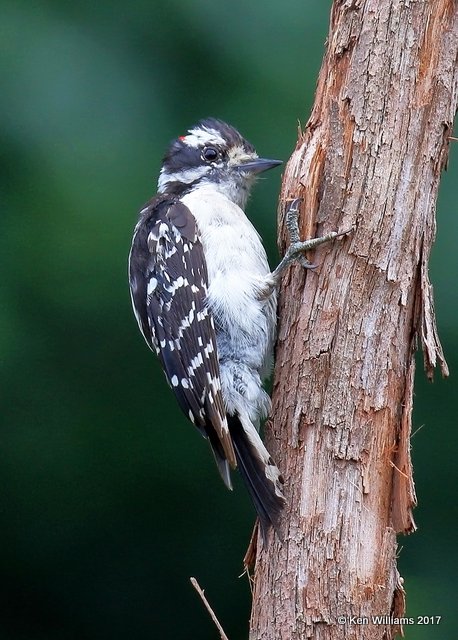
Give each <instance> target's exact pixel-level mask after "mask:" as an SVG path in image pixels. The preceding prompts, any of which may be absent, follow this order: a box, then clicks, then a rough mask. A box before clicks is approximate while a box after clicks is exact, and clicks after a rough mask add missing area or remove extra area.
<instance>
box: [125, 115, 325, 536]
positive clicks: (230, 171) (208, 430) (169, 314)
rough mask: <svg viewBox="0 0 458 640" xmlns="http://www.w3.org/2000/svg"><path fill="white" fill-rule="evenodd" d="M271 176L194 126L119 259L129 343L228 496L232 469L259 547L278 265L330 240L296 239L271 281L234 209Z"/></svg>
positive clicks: (271, 475)
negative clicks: (151, 367) (151, 363)
mask: <svg viewBox="0 0 458 640" xmlns="http://www.w3.org/2000/svg"><path fill="white" fill-rule="evenodd" d="M279 164H281V162H280V161H278V160H267V159H264V158H259V157H258V155H257V153H256V151H255V149H254V147H253V146H252V145H251V144H250V143H249V142H247V141H246V140H245V139H244V138H243V137H242V136H241V135H240V133H239V132H238V131H237V130H236V129H234V128H233V127H231V126H229V125H228V124H225V123H224V122H222V121H220V120H216V119H213V118H208V119H206V120H202V121H201V122H199V123H198V124H197V125H196V126H194V127H193V128H192V129H190V130H189V131H188V133H187V134H186V135H183V136H180V137H179V138H178V139H177V140H175V141H174V142H172V144H171V146H170V148H169V150H168V152H167V154H166V156H165V158H164V161H163V165H162V169H161V172H160V176H159V182H158V193H157V195H156V196H155V197H154V198H153V199H152V200H150V201H149V202H148V203H147V204H146V205H145V206H144V208H143V209H142V210H141V212H140V219H139V222H138V224H137V226H136V227H135V232H134V236H133V241H132V248H131V251H130V256H129V280H130V290H131V297H132V304H133V308H134V312H135V316H136V318H137V322H138V325H139V327H140V331H141V332H142V334H143V336H144V338H145V340H146V342H147V344H148V346H149V347H150V348H151V349H153V350H154V351H156V353H157V355H158V357H159V359H160V362H161V364H162V367H163V369H164V372H165V375H166V377H167V380H168V382H169V385H170V386H171V388H172V390H173V392H174V393H175V395H176V399H177V401H178V403H179V405H180V407H181V409H182V410H183V411H184V413H185V415H186V416H187V417H188V418H189V419H190V420H191V422H193V423H194V424H195V426H196V427H197V428H198V429H199V430H200V431H201V433H202V434H203V435H204V436H205V437H206V438H207V439H208V441H209V443H210V446H211V448H212V451H213V454H214V457H215V460H216V463H217V465H218V469H219V471H220V474H221V476H222V478H223V480H224V482H225V484H226V486H227V487H228V488H229V489H231V488H232V485H231V478H230V468H231V467H232V468H235V467H238V468H239V470H240V473H241V475H242V478H243V480H244V481H245V484H246V486H247V488H248V491H249V493H250V496H251V498H252V500H253V503H254V506H255V508H256V511H257V513H258V516H259V521H260V524H261V530H262V534H263V537H264V540H265V539H266V535H267V530H268V528H269V526H270V525H273V527H274V528H275V529H276V530H277V531H278V522H279V516H280V513H281V509H282V506H283V504H284V497H283V493H282V482H283V480H282V478H281V475H280V472H279V470H278V468H277V466H276V465H275V463H274V462H273V460H272V458H271V457H270V455H269V452H268V451H267V449H266V448H265V446H264V444H263V443H262V441H261V438H260V437H259V434H258V429H259V423H260V420H262V419H263V418H265V417H266V416H267V415H268V413H269V410H270V404H271V403H270V398H269V396H268V394H267V393H266V391H265V390H264V389H263V387H262V382H263V380H264V379H265V378H266V377H267V376H268V375H269V373H270V369H271V363H272V352H273V343H274V338H275V325H276V303H277V299H276V285H277V283H278V280H279V275H280V273H281V271H282V270H283V268H284V267H285V266H286V265H287V264H288V263H289V262H291V261H292V260H294V259H296V258H298V257H301V258H302V260H303V261H304V260H305V258H303V251H304V250H306V249H308V248H311V247H313V246H316V244H319V243H321V241H325V240H326V239H330V238H332V237H335V236H336V235H337V234H330V235H329V237H326V238H323V239H315V240H312V241H309V242H308V243H307V241H306V242H303V243H301V242H299V238H298V235H297V233H296V235H297V237H295V238H293V240H294V241H295V242H294V243H293V244H292V245H290V247H289V249H288V252H287V255H286V256H285V258H284V259H283V260H282V262H281V263H280V265H279V266H278V267H277V269H276V270H275V271H273V272H270V270H269V266H268V263H267V257H266V253H265V250H264V247H263V245H262V242H261V239H260V236H259V235H258V233H257V231H256V230H255V228H254V227H253V225H252V224H251V222H250V221H249V220H248V218H247V217H246V215H245V213H244V209H245V204H246V201H247V198H248V195H249V192H250V189H251V186H252V184H253V182H254V179H255V177H256V176H257V174H259V173H261V172H262V171H265V170H267V169H270V168H272V167H275V166H277V165H279ZM293 204H295V205H296V207H297V203H293ZM293 209H294V208H292V210H293ZM293 213H295V214H297V208H296V210H295V211H294V210H293ZM292 226H293V227H294V223H293V225H292ZM290 230H291V229H290ZM301 252H302V253H301ZM304 264H305V266H310V265H309V264H307V263H305V262H304Z"/></svg>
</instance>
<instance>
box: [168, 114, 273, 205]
mask: <svg viewBox="0 0 458 640" xmlns="http://www.w3.org/2000/svg"><path fill="white" fill-rule="evenodd" d="M279 164H281V160H268V159H266V158H260V157H259V156H258V154H257V153H256V151H255V149H254V147H253V145H252V144H250V143H249V142H248V141H247V140H245V139H244V138H243V137H242V136H241V135H240V133H239V132H238V131H237V130H236V129H234V127H231V126H230V125H228V124H226V123H225V122H222V121H221V120H217V119H215V118H207V119H206V120H201V121H200V122H199V123H198V124H197V125H196V126H195V127H193V128H192V129H189V131H188V133H187V134H186V135H184V136H180V137H179V138H177V139H176V140H174V141H173V142H172V144H171V145H170V148H169V150H168V152H167V155H166V156H165V158H164V160H163V164H162V169H161V173H160V176H159V181H158V191H159V193H170V194H171V195H178V196H180V195H183V194H184V193H187V192H189V191H192V190H194V189H196V188H198V187H200V186H203V185H210V186H213V187H214V188H215V189H217V190H218V191H220V192H222V193H224V194H225V195H226V196H227V197H228V198H229V199H230V200H232V201H233V202H235V203H236V204H238V205H239V206H241V207H243V206H244V204H245V202H246V199H247V197H248V195H249V191H250V188H251V186H252V184H253V182H254V179H255V177H256V176H257V175H258V174H259V173H261V172H262V171H266V170H267V169H271V168H272V167H276V166H277V165H279Z"/></svg>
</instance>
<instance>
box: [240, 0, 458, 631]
mask: <svg viewBox="0 0 458 640" xmlns="http://www.w3.org/2000/svg"><path fill="white" fill-rule="evenodd" d="M457 51H458V24H457V4H456V3H455V2H454V1H453V0H417V1H409V0H346V1H344V0H340V1H337V0H336V1H335V2H334V6H333V8H332V14H331V23H330V33H329V38H328V45H327V51H326V54H325V58H324V61H323V66H322V68H321V71H320V76H319V80H318V87H317V94H316V100H315V105H314V108H313V111H312V115H311V117H310V120H309V121H308V124H307V127H306V129H305V131H304V132H299V139H298V142H297V147H296V149H295V151H294V153H293V155H292V157H291V159H290V161H289V163H288V165H287V168H286V171H285V176H284V182H283V189H282V195H281V204H280V209H281V212H280V227H281V248H282V249H284V248H285V243H286V237H285V230H284V225H283V222H284V216H283V214H284V206H285V202H286V201H287V200H288V199H291V198H293V197H302V198H303V205H302V210H301V218H300V227H301V233H302V237H310V236H313V235H322V234H323V233H326V232H328V231H331V230H344V229H348V228H349V227H353V228H354V231H353V233H352V234H351V235H350V236H349V237H346V238H345V239H343V240H340V241H337V242H335V243H334V244H333V245H326V246H324V247H323V248H320V249H319V250H317V251H316V253H315V255H313V256H311V259H312V260H313V262H314V263H316V264H317V265H318V268H317V270H316V272H306V271H305V270H304V269H303V268H302V267H301V266H299V265H296V266H293V267H291V268H290V270H289V271H288V273H287V275H286V276H285V277H284V280H283V285H282V289H281V295H280V305H279V317H280V325H279V335H278V345H277V354H276V367H275V380H274V395H273V412H272V416H273V417H272V422H271V424H270V425H269V426H268V428H267V440H268V446H269V449H270V451H272V454H273V456H274V457H275V459H276V460H277V462H278V464H279V467H280V469H281V470H282V472H283V475H284V477H285V480H286V484H285V489H286V496H287V501H288V505H287V508H286V511H285V516H284V521H283V536H284V541H283V543H281V542H280V541H279V540H278V539H276V538H274V536H272V537H271V538H270V541H269V544H268V545H267V546H266V547H265V548H264V549H262V547H261V545H258V557H257V565H256V572H255V586H254V597H253V612H252V617H251V633H250V639H251V640H261V639H262V640H267V639H268V640H298V639H303V638H314V640H321V639H333V640H336V639H343V638H345V640H348V639H351V638H358V639H359V638H364V639H369V638H370V639H376V638H377V639H382V638H384V639H388V638H392V637H394V636H395V635H396V633H397V632H399V631H400V624H399V621H397V620H395V618H399V617H400V616H402V615H403V613H404V591H403V588H402V581H401V579H400V576H399V574H398V571H397V568H396V533H397V532H405V533H406V532H410V531H413V530H414V528H415V525H414V522H413V519H412V514H411V509H412V507H413V506H414V504H415V492H414V486H413V481H412V472H411V463H410V454H409V435H410V426H411V411H412V384H413V377H414V351H415V348H416V344H417V340H418V338H419V339H420V340H421V343H422V347H423V352H424V359H425V367H426V372H427V374H428V376H431V375H432V370H433V368H434V366H435V365H436V364H439V365H440V367H441V370H442V373H443V374H445V375H446V374H447V366H446V363H445V360H444V357H443V354H442V350H441V347H440V344H439V340H438V336H437V332H436V327H435V320H434V310H433V299H432V290H431V285H430V283H429V279H428V258H429V253H430V249H431V245H432V243H433V240H434V235H435V203H436V197H437V191H438V186H439V178H440V173H441V170H442V169H443V167H444V165H445V162H446V159H447V152H448V146H449V136H450V135H451V127H452V121H453V116H454V113H455V109H456V104H457V80H458V75H457V66H456V59H457ZM298 76H299V74H298ZM372 616H387V618H386V619H385V620H382V621H381V623H380V624H373V620H372ZM390 617H391V618H392V619H389V618H390ZM358 618H360V620H357V619H358Z"/></svg>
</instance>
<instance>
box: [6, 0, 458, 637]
mask: <svg viewBox="0 0 458 640" xmlns="http://www.w3.org/2000/svg"><path fill="white" fill-rule="evenodd" d="M0 6H1V21H0V31H1V48H2V53H3V56H2V63H1V70H0V74H1V75H0V78H1V88H2V89H1V92H2V98H1V104H0V110H1V118H0V121H1V124H0V126H1V146H0V153H1V163H2V167H1V175H2V182H1V202H2V211H1V217H0V245H1V246H0V256H1V271H2V277H1V279H0V288H1V300H2V302H1V316H0V322H1V330H0V346H1V350H0V353H1V355H0V363H1V375H2V380H1V394H2V408H1V416H2V421H1V422H2V424H1V430H0V438H1V442H0V487H1V489H0V491H1V493H0V532H1V533H0V558H1V560H0V562H1V587H0V589H1V592H2V593H1V597H0V603H1V604H0V607H1V615H0V638H1V639H4V638H5V639H11V640H19V639H21V640H22V639H24V640H41V639H43V640H44V639H46V640H48V639H49V640H53V639H56V640H57V639H59V640H67V639H78V640H84V639H86V638H87V639H91V640H92V639H94V640H95V639H97V640H103V639H104V638H110V639H112V640H116V639H118V638H119V639H120V638H126V637H135V638H138V639H139V640H141V639H143V638H145V639H146V638H167V639H168V638H173V639H177V640H181V639H185V638H186V639H187V638H197V637H198V638H201V639H206V638H208V639H209V640H210V639H211V638H215V637H217V633H216V631H215V629H214V628H213V626H212V623H211V622H210V620H209V618H208V615H207V614H206V612H205V611H204V609H203V607H202V605H201V603H200V601H199V600H198V598H197V595H196V594H195V593H194V591H193V590H192V588H191V587H190V585H189V581H188V579H189V576H191V575H195V576H197V578H198V579H199V581H200V583H201V585H202V586H203V587H205V589H206V591H207V594H208V596H209V598H210V600H211V602H212V604H213V605H214V608H215V610H216V611H217V613H218V616H219V617H220V619H221V621H222V622H223V624H224V626H225V629H226V632H227V634H228V635H229V637H230V638H231V640H237V639H242V638H246V637H247V620H248V617H249V608H250V595H249V588H248V584H247V580H246V579H245V578H242V579H239V578H238V576H239V574H240V573H241V559H242V557H243V554H244V552H245V549H246V545H247V542H248V539H249V536H250V533H251V525H252V522H253V511H252V508H251V505H250V503H249V500H248V498H247V496H246V493H245V491H244V490H242V487H241V485H240V483H239V482H237V486H236V490H235V491H234V492H233V493H232V494H230V493H229V492H227V491H226V490H225V488H224V486H223V484H222V482H221V481H220V480H219V478H218V475H217V472H216V469H215V467H214V463H213V460H212V457H211V455H210V453H209V450H208V447H207V446H206V444H205V442H204V441H203V440H202V439H201V438H200V437H199V436H198V435H197V433H195V432H194V430H193V429H192V428H191V427H190V426H189V425H188V423H187V422H186V421H185V419H184V418H183V417H182V415H181V414H180V412H179V410H178V408H177V406H176V405H175V403H174V401H173V398H172V394H171V392H169V390H168V388H167V386H166V384H165V381H164V379H163V377H162V374H161V372H160V370H159V366H158V363H157V362H156V360H155V358H154V357H153V355H152V354H151V353H150V352H149V351H148V349H147V348H146V345H145V344H144V342H143V340H142V339H141V337H140V335H139V332H138V329H137V326H136V324H135V321H134V318H133V315H132V312H131V308H130V300H129V295H128V290H127V281H126V259H127V254H128V250H129V245H130V238H131V232H132V228H133V225H134V223H135V221H136V215H137V214H136V212H137V211H138V209H139V207H140V206H141V205H142V204H143V202H144V201H146V200H147V198H148V197H149V196H150V195H152V194H153V193H154V191H155V182H156V177H157V174H158V171H159V168H160V162H161V157H162V155H163V153H164V150H165V148H166V146H167V144H168V142H169V141H170V140H171V139H172V138H173V137H175V136H176V135H178V134H180V133H183V132H184V131H185V129H186V128H187V127H188V126H189V125H192V124H193V123H194V122H195V121H197V120H198V119H200V118H202V117H205V116H208V115H213V116H217V117H221V118H223V119H226V120H228V121H229V122H231V123H233V124H235V125H236V126H237V127H238V128H239V129H240V130H241V131H242V132H243V133H244V134H245V135H246V136H247V137H248V138H249V139H250V140H251V141H252V142H254V143H255V145H256V146H257V148H258V151H259V152H260V153H261V154H264V155H267V156H271V157H274V158H276V157H279V158H284V159H287V158H288V156H289V154H290V152H291V150H292V148H293V146H294V143H295V139H296V129H297V121H298V119H300V120H301V121H302V122H303V123H304V122H305V121H306V119H307V115H308V113H309V110H310V107H311V104H312V100H313V93H314V86H315V82H316V76H317V72H318V69H319V65H320V61H321V56H322V54H323V45H324V41H325V38H326V35H327V28H328V13H329V8H330V2H322V0H302V1H299V0H290V1H289V2H286V3H279V2H274V1H273V0H270V1H264V2H262V3H260V2H257V3H247V2H245V1H244V0H232V1H231V2H230V3H229V2H215V1H211V0H167V1H165V0H163V1H162V0H156V1H153V2H151V1H149V2H147V1H146V0H137V1H135V2H133V3H130V4H129V3H125V2H120V1H119V0H118V1H113V2H106V1H105V2H98V3H95V2H93V1H92V0H91V1H89V0H78V1H76V2H73V3H70V2H59V1H57V0H54V1H53V0H49V1H48V2H44V1H43V2H33V1H31V0H29V1H25V0H24V1H14V2H13V0H11V1H10V2H5V1H4V0H2V2H1V4H0ZM457 160H458V155H457V149H454V150H453V153H452V154H451V158H450V168H449V171H448V173H446V174H445V175H444V178H443V182H442V186H441V195H440V202H439V206H438V239H437V242H436V245H435V248H434V252H433V257H432V264H431V276H432V280H433V283H434V286H435V293H436V303H437V315H438V323H439V330H440V333H441V337H442V341H443V345H444V348H445V351H446V354H447V357H448V361H449V364H450V367H451V372H452V378H451V379H449V380H447V381H443V380H441V379H440V376H437V377H436V382H435V383H434V384H433V385H430V384H428V383H426V381H425V378H424V376H423V374H422V366H421V360H420V359H419V365H420V366H419V371H418V375H417V387H416V398H415V401H416V409H415V416H414V429H418V428H419V427H421V426H423V425H424V428H422V429H421V430H419V431H418V432H417V433H416V434H415V436H414V438H413V457H414V463H415V480H416V487H417V492H418V496H419V502H420V504H419V507H418V508H417V510H416V512H415V518H416V520H417V523H418V525H419V531H418V532H417V533H416V534H415V535H414V536H410V537H409V538H402V539H400V545H401V546H402V547H403V550H402V552H401V554H400V559H399V565H400V569H401V573H402V575H403V576H404V578H405V581H406V582H405V585H406V589H407V595H408V610H407V613H408V615H411V616H416V615H417V614H435V615H443V616H444V619H443V622H442V623H441V626H440V627H438V628H434V629H429V628H427V627H426V628H425V627H415V628H407V629H406V635H407V638H416V639H418V640H422V639H426V638H441V639H442V640H443V639H446V638H455V637H456V631H455V625H456V622H457V620H456V598H457V591H456V587H455V584H456V576H455V574H456V569H457V562H456V561H457V551H456V533H455V527H456V522H457V517H458V514H457V506H456V505H457V501H456V498H455V491H456V468H457V465H456V462H455V459H456V444H457V429H456V427H457V420H456V417H455V403H454V400H453V394H452V385H454V377H453V376H454V373H455V372H456V370H457V359H458V353H457V350H458V332H457V330H456V328H455V326H456V321H455V318H456V317H457V315H458V308H457V306H458V305H457V294H456V278H457V263H456V255H457V253H456V237H457V236H458V223H457V215H456V204H455V203H456V185H457V184H458V163H457ZM279 185H280V171H277V172H272V173H270V174H269V176H268V179H267V180H265V181H263V182H262V183H261V184H260V185H259V186H258V187H257V190H256V192H255V195H254V198H253V199H252V201H251V205H250V212H251V216H252V218H253V219H254V221H255V224H256V226H257V227H258V229H259V230H260V232H261V234H262V235H263V237H264V238H265V239H266V244H267V246H268V248H269V252H270V258H271V261H272V263H274V262H275V260H276V257H277V256H276V249H275V208H276V198H277V194H278V190H279ZM454 616H455V620H453V617H454Z"/></svg>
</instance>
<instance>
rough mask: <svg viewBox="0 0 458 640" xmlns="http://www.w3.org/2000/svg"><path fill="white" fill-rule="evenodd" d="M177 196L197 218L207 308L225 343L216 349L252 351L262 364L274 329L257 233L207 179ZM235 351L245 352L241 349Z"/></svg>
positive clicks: (272, 305)
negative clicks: (205, 279) (198, 186)
mask: <svg viewBox="0 0 458 640" xmlns="http://www.w3.org/2000/svg"><path fill="white" fill-rule="evenodd" d="M182 201H183V203H184V204H185V205H186V206H187V207H188V208H189V209H190V211H191V213H192V214H193V215H194V217H195V219H196V221H197V226H198V229H199V235H200V238H201V241H202V245H203V249H204V254H205V259H206V263H207V269H208V279H209V290H208V303H209V306H210V309H211V311H212V313H213V315H214V318H215V323H216V325H217V326H219V327H220V328H221V329H222V330H223V331H224V333H225V334H226V338H225V339H227V340H228V341H229V342H230V343H231V344H230V345H229V344H228V345H223V344H221V348H220V350H221V349H223V348H226V347H227V348H228V350H229V349H233V350H234V351H241V350H243V349H244V348H245V349H248V350H254V351H257V352H258V353H257V356H255V354H254V353H253V354H252V355H253V360H256V361H257V362H259V365H258V366H259V367H262V362H263V361H264V360H265V358H266V356H268V351H269V350H270V348H271V345H272V340H273V333H274V329H275V292H274V291H273V292H271V294H270V295H269V296H267V298H266V297H265V296H264V297H263V296H262V291H263V290H265V287H266V276H268V274H269V273H270V270H269V265H268V262H267V256H266V252H265V250H264V247H263V245H262V242H261V239H260V237H259V234H258V233H257V231H256V229H255V228H254V227H253V225H252V224H251V222H250V221H249V220H248V218H247V217H246V215H245V214H244V212H243V211H242V209H240V207H238V206H237V205H236V204H235V203H234V202H232V201H231V200H229V198H227V197H226V196H225V195H224V194H223V193H221V192H219V191H217V190H216V189H215V188H212V187H211V185H205V186H202V187H200V188H198V189H195V190H194V191H192V192H191V193H189V194H187V195H185V196H184V197H183V199H182ZM241 341H242V342H244V343H245V344H239V343H240V342H241ZM237 355H240V356H242V355H243V358H245V359H246V357H247V354H246V352H245V353H243V354H236V353H234V357H236V356H237ZM250 359H251V358H250ZM256 368H258V367H256Z"/></svg>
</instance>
